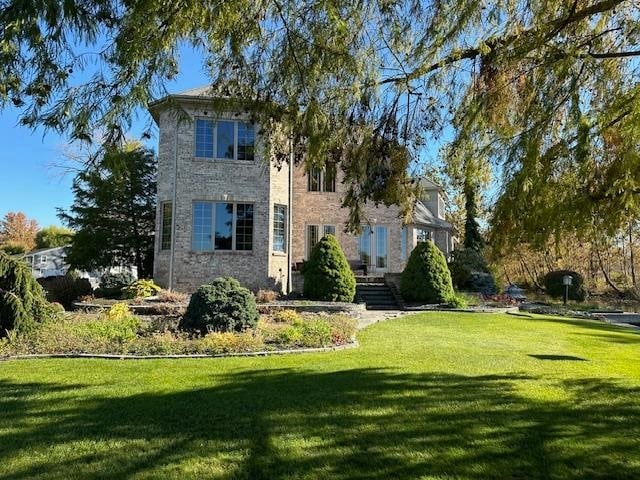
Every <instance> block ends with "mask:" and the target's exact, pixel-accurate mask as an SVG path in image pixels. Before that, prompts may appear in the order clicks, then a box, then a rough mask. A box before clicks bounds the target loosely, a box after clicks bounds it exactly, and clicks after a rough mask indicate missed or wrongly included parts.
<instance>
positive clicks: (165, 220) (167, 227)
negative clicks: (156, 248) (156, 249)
mask: <svg viewBox="0 0 640 480" xmlns="http://www.w3.org/2000/svg"><path fill="white" fill-rule="evenodd" d="M172 217H173V205H172V204H171V202H164V203H163V204H162V220H161V222H162V225H161V236H160V249H161V250H169V249H170V248H171V225H172Z"/></svg>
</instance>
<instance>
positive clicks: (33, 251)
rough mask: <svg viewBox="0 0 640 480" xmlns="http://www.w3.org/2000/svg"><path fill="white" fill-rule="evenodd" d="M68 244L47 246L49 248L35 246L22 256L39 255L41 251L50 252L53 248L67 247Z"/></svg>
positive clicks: (61, 248)
mask: <svg viewBox="0 0 640 480" xmlns="http://www.w3.org/2000/svg"><path fill="white" fill-rule="evenodd" d="M69 246H70V245H62V246H60V247H49V248H36V249H35V250H31V251H30V252H27V253H25V254H24V255H23V256H25V257H26V256H29V255H40V254H42V253H48V252H52V251H54V250H63V249H65V248H68V247H69Z"/></svg>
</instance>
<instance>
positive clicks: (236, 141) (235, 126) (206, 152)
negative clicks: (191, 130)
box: [195, 118, 255, 161]
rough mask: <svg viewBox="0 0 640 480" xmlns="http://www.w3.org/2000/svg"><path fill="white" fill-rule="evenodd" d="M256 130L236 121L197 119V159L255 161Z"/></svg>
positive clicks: (248, 124)
mask: <svg viewBox="0 0 640 480" xmlns="http://www.w3.org/2000/svg"><path fill="white" fill-rule="evenodd" d="M254 150H255V129H254V126H253V125H252V124H251V123H248V122H242V121H236V120H213V119H205V118H198V119H196V139H195V156H196V158H208V159H212V160H213V159H216V160H245V161H253V159H254Z"/></svg>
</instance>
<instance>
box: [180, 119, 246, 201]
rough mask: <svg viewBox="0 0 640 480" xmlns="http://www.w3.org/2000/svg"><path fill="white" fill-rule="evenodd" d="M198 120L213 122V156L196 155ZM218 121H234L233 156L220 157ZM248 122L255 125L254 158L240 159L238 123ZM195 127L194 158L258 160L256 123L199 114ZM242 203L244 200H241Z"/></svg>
mask: <svg viewBox="0 0 640 480" xmlns="http://www.w3.org/2000/svg"><path fill="white" fill-rule="evenodd" d="M198 120H205V121H208V122H212V123H213V156H212V157H200V156H198V155H196V153H197V151H196V148H197V129H196V128H195V125H196V122H197V121H198ZM218 122H232V123H233V158H222V157H218V125H217V124H218ZM241 122H242V123H246V124H249V125H251V126H253V160H246V159H243V160H239V159H238V124H239V123H241ZM193 125H194V129H193V150H192V151H193V158H195V159H196V160H202V161H208V162H241V163H255V161H256V143H257V138H256V124H255V123H253V122H250V121H245V120H234V119H230V118H224V117H204V116H198V117H195V119H194V123H193ZM240 203H242V202H240Z"/></svg>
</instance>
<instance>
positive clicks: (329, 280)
mask: <svg viewBox="0 0 640 480" xmlns="http://www.w3.org/2000/svg"><path fill="white" fill-rule="evenodd" d="M302 274H303V276H304V296H305V297H307V298H311V299H314V300H324V301H329V302H352V301H353V298H354V297H355V295H356V277H355V275H354V274H353V271H352V270H351V267H350V266H349V262H348V261H347V257H345V255H344V252H343V251H342V248H341V247H340V244H339V243H338V240H337V239H336V237H335V236H333V235H330V234H329V235H325V236H324V237H322V239H321V240H320V241H319V242H318V243H317V244H316V245H315V247H313V250H312V251H311V256H310V257H309V261H308V262H305V264H304V268H303V271H302Z"/></svg>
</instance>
